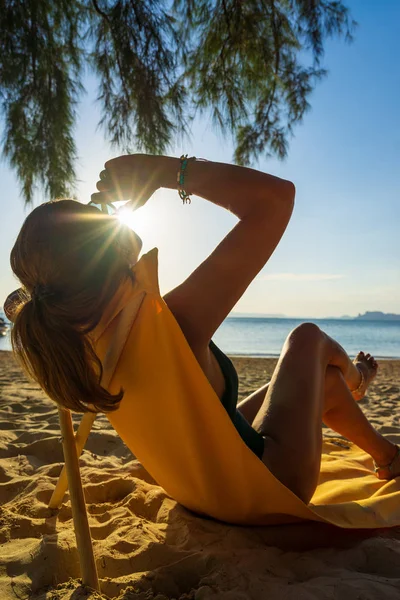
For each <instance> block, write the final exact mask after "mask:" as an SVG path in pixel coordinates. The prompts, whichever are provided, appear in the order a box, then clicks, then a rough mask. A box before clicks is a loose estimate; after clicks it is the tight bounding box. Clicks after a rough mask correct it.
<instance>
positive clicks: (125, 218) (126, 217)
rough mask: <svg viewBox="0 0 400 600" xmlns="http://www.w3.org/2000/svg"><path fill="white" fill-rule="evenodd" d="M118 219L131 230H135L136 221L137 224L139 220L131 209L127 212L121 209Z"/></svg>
mask: <svg viewBox="0 0 400 600" xmlns="http://www.w3.org/2000/svg"><path fill="white" fill-rule="evenodd" d="M118 219H119V220H120V222H121V223H123V224H124V225H127V226H128V227H130V228H131V229H135V221H136V223H137V221H138V218H137V215H136V214H135V212H134V211H133V210H130V209H129V208H127V209H125V210H124V209H121V210H120V211H119V212H118Z"/></svg>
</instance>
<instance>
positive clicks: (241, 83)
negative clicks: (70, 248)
mask: <svg viewBox="0 0 400 600" xmlns="http://www.w3.org/2000/svg"><path fill="white" fill-rule="evenodd" d="M354 25H355V23H354V21H352V19H351V17H350V15H349V11H348V9H347V8H346V7H345V6H344V4H343V3H342V2H339V1H333V0H57V1H54V0H0V48H1V53H0V101H1V110H2V124H3V153H4V156H5V158H6V159H7V160H8V161H9V163H10V165H11V166H12V167H13V168H14V169H15V170H16V173H17V176H18V178H19V180H20V182H21V186H22V193H23V196H24V198H25V201H26V202H30V201H31V200H32V195H33V193H34V190H35V188H36V187H37V186H40V187H43V188H44V189H45V192H46V194H47V195H48V196H50V197H57V196H60V195H64V194H67V193H68V191H69V189H70V188H71V186H73V184H74V180H75V171H74V162H75V158H76V146H75V143H74V137H73V132H74V125H75V120H76V113H77V108H78V102H79V98H80V94H81V92H82V91H83V84H82V79H83V77H84V74H85V69H88V68H89V69H90V70H91V71H92V72H94V73H95V75H96V76H97V78H98V82H99V93H98V102H99V103H100V105H101V110H102V118H101V126H102V127H103V129H104V131H105V133H106V136H107V138H108V139H109V140H110V142H111V143H112V144H113V145H115V146H116V147H118V148H119V149H121V150H123V151H128V152H129V151H145V152H151V153H162V152H165V151H167V150H168V147H169V145H170V144H171V143H172V142H173V141H174V139H175V136H176V135H177V134H182V133H184V132H186V133H188V132H189V131H190V122H191V120H192V119H193V117H194V115H195V114H196V112H197V111H200V112H204V111H205V112H211V115H212V117H213V122H214V124H215V126H216V127H217V128H218V129H219V130H221V131H222V132H223V133H224V134H231V135H232V136H233V137H234V140H235V148H236V149H235V156H234V160H235V161H236V162H237V163H238V164H250V163H251V161H252V160H254V159H255V158H257V157H259V156H260V155H262V154H265V155H269V156H270V155H275V156H278V157H279V158H284V157H285V156H286V154H287V149H288V141H289V139H290V136H291V135H292V132H293V128H294V126H295V124H297V123H300V122H301V121H302V119H303V117H304V114H305V112H306V111H307V110H308V108H309V97H310V94H311V92H312V90H313V88H314V87H315V84H316V82H317V81H318V80H319V79H321V78H322V77H323V76H324V75H325V70H324V69H323V68H321V58H322V56H323V51H324V41H325V40H326V39H327V38H328V37H330V36H335V35H336V36H339V37H344V38H345V39H346V40H351V34H352V30H353V28H354Z"/></svg>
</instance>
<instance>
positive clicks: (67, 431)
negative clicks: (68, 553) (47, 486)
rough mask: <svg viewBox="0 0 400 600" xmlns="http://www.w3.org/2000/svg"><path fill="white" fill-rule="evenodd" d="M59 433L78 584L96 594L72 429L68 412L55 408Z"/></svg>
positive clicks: (91, 549) (90, 542)
mask: <svg viewBox="0 0 400 600" xmlns="http://www.w3.org/2000/svg"><path fill="white" fill-rule="evenodd" d="M58 414H59V417H60V427H61V434H62V438H63V450H64V460H65V467H66V473H67V479H68V487H69V493H70V498H71V507H72V518H73V520H74V528H75V536H76V544H77V547H78V555H79V563H80V566H81V574H82V582H83V584H84V585H87V586H89V587H91V588H93V589H94V590H96V591H100V586H99V579H98V576H97V569H96V563H95V560H94V554H93V546H92V538H91V536H90V529H89V522H88V516H87V512H86V504H85V497H84V495H83V489H82V481H81V476H80V472H79V462H78V453H77V449H76V443H75V436H74V429H73V426H72V418H71V413H70V411H69V410H65V409H62V408H59V410H58Z"/></svg>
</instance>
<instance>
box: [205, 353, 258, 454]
mask: <svg viewBox="0 0 400 600" xmlns="http://www.w3.org/2000/svg"><path fill="white" fill-rule="evenodd" d="M210 350H211V352H212V353H213V354H214V356H215V358H216V359H217V361H218V364H219V366H220V367H221V371H222V373H223V375H224V378H225V392H224V394H223V396H222V398H221V402H222V405H223V406H224V408H225V410H226V412H227V413H228V415H229V417H230V419H231V421H232V422H233V424H234V426H235V428H236V430H237V432H238V433H239V435H240V437H241V438H242V440H243V441H244V443H245V444H246V445H247V446H248V447H249V448H250V450H251V451H252V452H254V454H255V455H256V456H258V458H260V459H261V458H262V455H263V453H264V438H263V436H262V435H261V434H260V433H258V432H257V431H256V430H255V429H253V427H252V426H251V425H250V424H249V423H248V422H247V421H246V419H245V418H244V416H243V415H242V414H241V412H240V411H238V409H237V408H236V404H237V401H238V389H239V379H238V376H237V373H236V369H235V367H234V366H233V364H232V361H231V360H230V359H229V358H228V357H227V356H226V355H225V354H224V353H223V352H222V350H220V349H219V348H218V346H216V345H215V344H214V342H213V341H211V342H210Z"/></svg>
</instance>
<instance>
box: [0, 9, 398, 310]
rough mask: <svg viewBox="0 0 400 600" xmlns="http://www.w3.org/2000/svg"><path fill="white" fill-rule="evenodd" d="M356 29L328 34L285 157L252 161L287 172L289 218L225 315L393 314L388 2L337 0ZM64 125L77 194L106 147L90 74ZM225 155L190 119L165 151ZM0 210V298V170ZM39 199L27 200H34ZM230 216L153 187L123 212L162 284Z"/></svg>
mask: <svg viewBox="0 0 400 600" xmlns="http://www.w3.org/2000/svg"><path fill="white" fill-rule="evenodd" d="M347 4H348V6H350V8H351V9H352V13H353V17H354V18H355V19H356V20H357V21H358V23H359V26H358V28H357V30H356V32H355V41H354V43H353V44H351V45H348V44H345V43H344V41H338V40H331V41H329V42H328V43H327V44H326V54H325V57H324V60H323V66H325V67H326V68H327V69H328V70H329V75H328V77H327V78H325V79H324V80H323V82H322V83H320V84H318V86H317V88H316V90H315V91H314V93H313V95H312V97H311V106H312V108H311V111H310V112H309V113H308V114H307V115H306V117H305V120H304V122H303V124H302V125H300V126H298V127H297V128H296V130H295V137H294V138H293V139H292V141H291V144H290V150H289V156H288V158H287V160H286V161H284V162H279V161H277V160H271V159H269V160H266V159H260V161H259V163H258V164H257V165H253V166H254V167H255V168H259V169H261V170H263V171H267V172H270V173H273V174H275V175H278V176H281V177H285V178H287V179H291V180H292V181H293V182H294V183H295V185H296V188H297V196H296V206H295V210H294V213H293V216H292V220H291V223H290V224H289V227H288V229H287V231H286V233H285V236H284V238H283V239H282V241H281V243H280V245H279V247H278V248H277V250H276V251H275V253H274V255H273V256H272V258H271V259H270V261H269V263H268V264H267V265H266V266H265V267H264V269H263V270H262V272H261V273H260V274H259V276H258V277H257V278H256V280H255V281H254V282H253V283H252V284H251V286H250V287H249V288H248V290H247V292H246V293H245V295H244V296H243V298H242V299H241V300H240V301H239V303H238V304H237V306H236V307H235V312H246V313H284V314H286V315H288V316H301V317H326V316H341V315H344V314H347V315H356V314H358V313H360V312H364V311H366V310H382V311H385V312H397V313H400V264H399V257H400V235H399V225H400V168H399V165H400V110H399V107H400V67H399V58H400V37H399V35H398V27H399V24H400V2H398V1H397V0H383V1H382V2H375V1H374V0H354V1H351V2H347ZM86 83H87V89H88V93H87V94H86V96H84V97H83V99H82V104H81V106H80V109H79V120H78V124H77V128H76V139H77V144H78V155H79V160H78V162H77V173H78V179H79V181H78V184H77V196H78V198H79V199H80V200H81V201H83V202H87V201H89V198H90V194H91V192H93V191H94V184H95V182H96V180H97V175H98V172H99V171H100V170H101V169H102V165H103V163H104V162H105V160H107V159H108V158H111V157H113V156H116V155H117V154H118V152H117V151H115V150H112V149H110V148H109V146H108V145H107V143H106V142H105V141H104V137H103V134H102V132H101V131H99V130H97V123H98V121H99V111H98V107H97V106H96V104H95V95H96V94H95V82H94V81H93V80H91V79H90V78H89V79H87V81H86ZM186 152H187V153H189V155H196V156H198V157H203V158H207V159H209V160H216V161H220V162H231V159H232V155H233V146H232V143H231V142H230V141H229V140H226V139H223V138H222V136H221V135H215V132H213V127H212V124H211V122H210V120H209V119H207V118H203V119H198V120H197V121H196V122H195V126H194V128H193V131H192V137H191V140H190V143H185V144H184V145H183V146H182V145H176V146H173V147H172V148H171V150H170V151H169V152H168V154H170V155H174V156H179V155H180V154H182V153H186ZM0 177H1V194H0V208H1V215H2V222H1V223H2V224H1V236H0V305H1V303H2V302H3V300H4V298H5V296H6V295H7V293H8V292H9V291H11V290H12V289H14V288H15V287H17V283H16V281H15V280H14V278H13V275H12V273H11V270H10V267H9V253H10V250H11V247H12V245H13V243H14V241H15V238H16V236H17V233H18V231H19V229H20V227H21V224H22V222H23V219H24V218H25V216H26V214H28V212H29V211H30V210H31V209H24V206H23V201H22V199H21V197H20V193H19V188H18V184H17V182H16V179H15V177H14V174H13V173H12V171H11V170H10V169H9V168H8V167H7V165H6V164H4V163H2V165H1V166H0ZM42 200H45V198H41V197H40V196H38V199H37V201H36V203H35V204H38V203H39V202H40V201H42ZM235 221H236V219H235V218H234V217H233V216H232V215H230V214H229V213H227V212H226V211H224V210H223V209H221V208H219V207H216V206H214V205H212V204H210V203H208V202H207V201H205V200H203V199H200V198H196V197H194V198H193V201H192V204H191V205H185V206H183V205H182V203H181V201H180V199H179V197H178V194H177V193H176V192H174V191H170V190H168V191H165V190H161V191H159V192H157V194H156V195H155V196H154V197H153V198H152V199H151V200H150V202H149V203H148V205H147V206H145V207H144V208H142V209H140V211H138V212H137V213H135V218H134V227H135V228H136V229H137V231H138V233H139V234H140V235H141V237H142V238H143V240H144V243H145V245H144V250H145V251H146V250H148V249H150V248H152V247H153V246H158V247H159V249H160V284H161V291H162V292H166V291H168V290H169V289H171V288H172V287H174V286H175V285H177V284H179V283H180V282H181V281H182V280H183V279H184V278H185V277H187V275H189V273H190V272H191V271H192V270H193V269H194V268H196V266H197V265H198V264H199V263H200V262H201V261H202V260H204V258H206V257H207V256H208V254H209V253H210V252H211V251H212V250H213V248H214V247H215V246H216V245H217V244H218V242H219V241H220V240H221V239H222V238H223V237H224V236H225V235H226V233H227V232H228V231H229V229H230V228H231V227H232V226H233V225H234V224H235Z"/></svg>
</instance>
